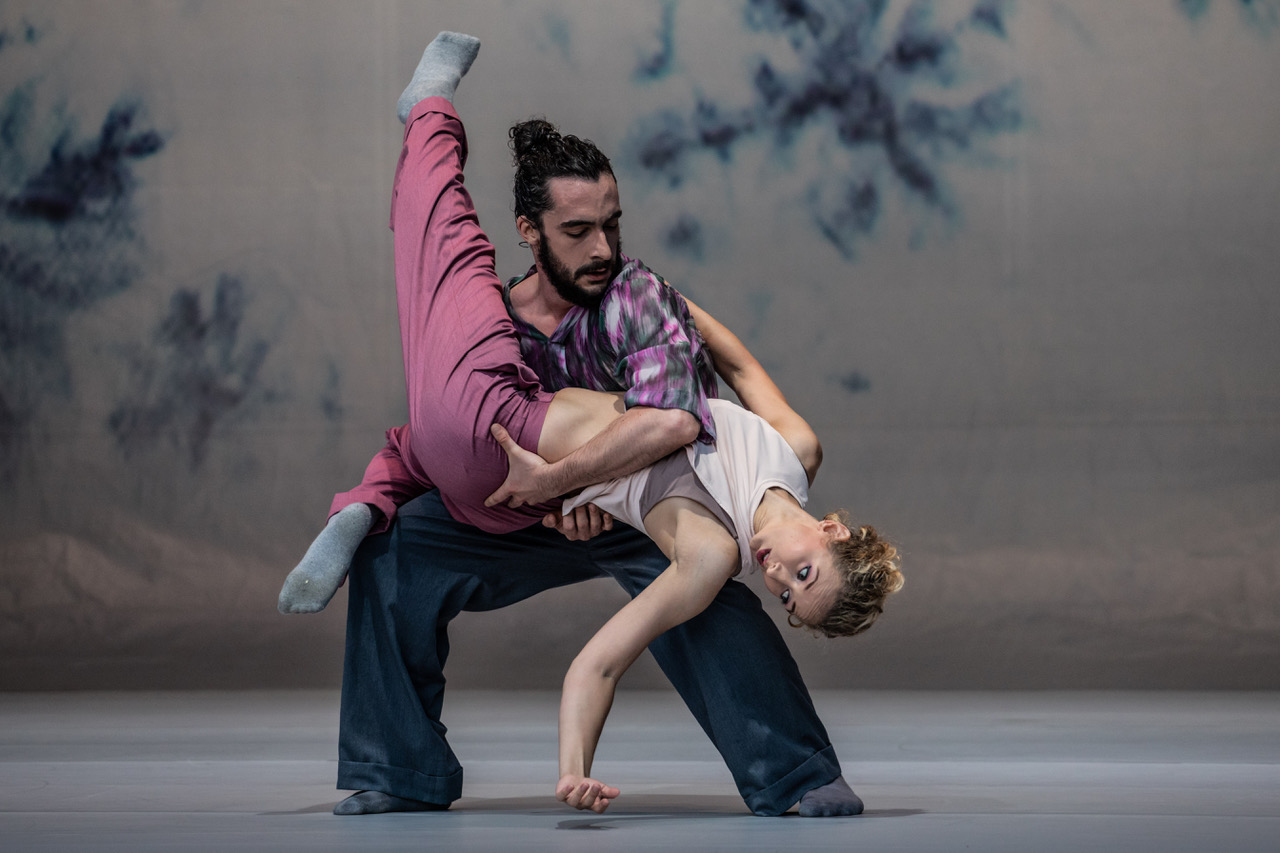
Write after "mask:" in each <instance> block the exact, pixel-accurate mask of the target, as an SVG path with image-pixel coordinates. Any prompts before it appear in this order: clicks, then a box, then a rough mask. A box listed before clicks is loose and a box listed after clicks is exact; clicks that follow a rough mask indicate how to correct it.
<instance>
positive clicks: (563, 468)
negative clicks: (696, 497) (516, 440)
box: [485, 388, 701, 507]
mask: <svg viewBox="0 0 1280 853" xmlns="http://www.w3.org/2000/svg"><path fill="white" fill-rule="evenodd" d="M574 392H577V393H574ZM604 396H605V395H603V394H600V393H599V392H594V391H585V390H584V389H581V388H564V389H561V390H560V391H557V392H556V399H555V402H553V403H552V406H551V409H550V410H549V411H548V412H547V418H546V420H545V421H544V422H543V425H542V438H541V439H540V440H539V442H538V456H539V457H542V459H541V461H543V462H544V464H541V465H539V464H537V463H536V462H535V461H534V460H528V461H529V463H530V464H528V465H523V466H518V465H512V466H511V467H510V468H509V470H508V474H507V479H506V480H505V481H504V482H503V483H502V486H501V487H499V489H498V491H496V492H494V493H493V494H492V495H490V496H489V497H488V499H487V500H485V506H496V505H498V504H500V503H506V504H508V505H509V506H512V507H518V506H523V505H525V504H539V503H544V502H546V501H548V500H550V499H552V498H554V497H558V496H560V495H563V494H567V493H568V492H571V491H573V490H575V489H580V488H582V487H583V486H590V485H592V484H594V483H602V482H604V481H606V480H612V479H614V478H615V477H623V476H626V475H627V474H630V473H632V472H633V471H639V470H640V469H641V468H644V467H646V466H648V465H652V464H653V463H654V462H657V461H658V460H659V459H661V458H663V457H664V456H668V455H670V454H671V453H674V452H675V451H676V450H679V449H680V448H681V447H684V446H685V445H686V444H689V443H690V442H692V441H693V440H694V439H696V438H697V437H698V432H699V431H700V430H701V425H700V424H699V422H698V419H697V418H695V417H694V416H693V415H691V414H690V413H689V412H686V411H684V410H683V409H655V408H651V407H649V406H634V407H632V408H630V409H627V410H626V411H625V412H623V413H622V414H621V415H620V416H619V415H617V414H616V412H615V413H614V415H613V416H612V417H608V415H607V413H605V412H603V411H602V410H601V406H600V402H599V401H600V398H602V397H604ZM493 435H494V437H495V438H496V439H498V442H499V443H500V444H503V446H504V447H506V446H507V445H506V442H507V441H511V438H510V436H509V435H508V434H507V431H506V430H505V429H503V428H502V427H501V425H495V429H494V430H493Z"/></svg>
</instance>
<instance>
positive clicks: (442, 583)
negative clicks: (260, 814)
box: [338, 492, 840, 815]
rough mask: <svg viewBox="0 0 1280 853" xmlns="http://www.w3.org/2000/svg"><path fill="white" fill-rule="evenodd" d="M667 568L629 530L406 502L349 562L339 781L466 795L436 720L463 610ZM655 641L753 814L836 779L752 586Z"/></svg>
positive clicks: (634, 582) (428, 794)
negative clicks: (586, 538) (521, 522)
mask: <svg viewBox="0 0 1280 853" xmlns="http://www.w3.org/2000/svg"><path fill="white" fill-rule="evenodd" d="M666 567H667V559H666V557H664V556H663V554H662V552H661V551H659V550H658V548H657V547H656V546H655V545H654V544H653V543H652V542H651V541H650V540H649V539H648V537H646V536H644V535H643V534H640V533H638V532H636V531H635V530H633V529H631V528H629V527H626V526H624V525H621V524H620V525H618V526H617V527H616V528H615V529H614V531H613V532H611V533H606V534H603V535H601V536H599V537H597V538H595V539H593V540H591V541H590V542H585V543H584V542H569V541H568V540H566V539H565V538H564V537H563V536H561V535H560V534H559V533H557V532H555V531H552V530H547V529H545V528H542V527H541V526H537V527H530V528H526V529H525V530H521V531H517V532H515V533H509V534H505V535H493V534H488V533H484V532H482V531H480V530H477V529H476V528H474V527H470V526H468V525H465V524H462V523H460V522H457V521H455V520H454V519H453V518H452V517H451V516H450V515H449V513H448V511H447V510H446V509H445V508H444V505H443V504H442V503H441V501H440V499H439V497H438V495H437V494H436V493H435V492H432V493H428V494H426V495H423V496H422V497H420V498H417V499H415V500H413V501H411V502H410V503H408V504H406V505H405V506H404V507H402V508H401V509H400V512H399V513H398V516H397V518H396V521H395V522H394V523H393V525H392V527H391V530H390V531H388V532H387V533H384V534H381V535H379V536H371V537H369V538H368V539H366V540H365V543H364V544H363V545H362V546H361V548H360V550H359V551H358V552H357V554H356V557H355V560H354V561H353V563H352V566H351V575H350V580H349V581H348V587H349V593H348V602H347V646H346V660H345V668H344V672H343V679H342V722H341V733H340V735H339V741H338V787H339V788H342V789H348V790H374V791H382V792H385V793H388V794H393V795H395V796H398V797H408V798H410V799H415V800H424V801H427V802H434V803H451V802H453V801H454V800H456V799H457V798H458V797H460V796H461V795H462V766H461V765H460V764H459V763H458V760H457V757H456V756H455V755H454V754H453V750H452V749H450V748H449V744H448V741H446V740H445V727H444V726H443V725H442V724H441V722H440V712H441V708H442V706H443V702H444V683H445V682H444V665H445V661H446V659H447V658H448V655H449V638H448V633H447V631H448V625H449V622H450V620H452V619H453V618H454V617H455V616H457V615H458V614H459V613H461V612H462V611H464V610H466V611H484V610H493V609H496V608H499V607H505V606H507V605H509V604H514V603H515V602H517V601H521V600H523V599H526V598H528V597H529V596H531V595H535V594H537V593H539V592H542V591H543V590H547V589H551V588H553V587H558V586H564V585H566V584H571V583H577V582H579V581H584V580H589V579H591V578H597V577H603V576H606V575H607V576H611V577H613V578H615V579H616V580H617V581H618V582H619V583H620V584H622V586H623V588H624V589H626V591H627V593H628V594H630V595H632V596H634V595H637V594H638V593H639V592H640V590H642V589H644V587H645V586H647V585H648V584H649V583H650V581H652V580H653V579H654V578H655V577H657V576H658V574H660V573H661V572H662V571H663V569H665V568H666ZM606 616H607V614H601V618H602V621H603V619H604V618H605V617H606ZM649 650H650V652H652V654H653V656H654V658H655V659H656V660H657V662H658V665H659V666H660V667H662V671H663V672H664V673H665V674H666V676H667V677H668V678H669V679H670V680H671V683H672V684H673V685H674V686H675V688H676V690H677V691H678V692H679V693H680V696H681V697H682V698H683V699H684V701H685V703H686V704H687V705H688V706H689V710H690V711H692V712H693V715H694V717H696V718H697V720H698V722H699V723H700V724H701V725H702V728H703V730H704V731H706V733H707V735H708V736H710V738H711V740H712V742H713V743H714V744H715V746H716V748H717V749H718V750H719V751H720V754H721V755H722V756H723V757H724V760H725V763H726V764H727V765H728V766H729V770H730V772H731V773H732V774H733V778H734V781H735V782H736V783H737V785H738V790H739V791H740V792H741V794H742V797H743V799H744V800H745V801H746V803H747V806H748V807H749V808H750V809H751V810H752V811H753V812H755V813H756V814H761V815H776V814H781V813H782V812H784V811H786V810H787V809H788V808H790V807H791V806H792V805H794V804H795V803H796V802H797V801H798V800H799V799H800V796H801V795H802V794H804V793H805V792H806V791H808V790H810V789H812V788H815V787H818V786H820V785H825V784H826V783H828V782H830V781H832V780H833V779H835V778H836V777H837V776H839V775H840V766H839V763H838V762H837V761H836V757H835V751H834V749H833V748H832V746H831V743H830V741H829V739H828V737H827V732H826V730H825V729H824V728H823V725H822V722H821V721H820V720H819V719H818V715H817V713H816V712H815V711H814V708H813V702H812V700H811V699H810V697H809V692H808V690H807V689H806V688H805V686H804V682H803V680H801V678H800V671H799V669H798V668H797V667H796V664H795V661H794V660H793V659H792V657H791V653H790V652H789V651H788V649H787V647H786V644H785V643H784V642H783V640H782V637H781V635H780V634H779V633H778V630H777V628H776V627H775V625H774V623H773V621H772V620H771V619H769V617H768V616H767V615H765V613H764V611H763V609H762V608H761V606H760V600H759V599H758V598H757V597H756V596H755V594H754V593H752V592H751V591H750V590H749V589H747V588H746V587H745V586H744V585H743V584H741V583H738V582H737V581H730V582H729V583H728V584H726V585H725V588H724V589H723V590H722V591H721V593H720V595H719V596H717V597H716V600H715V601H714V602H713V603H712V604H711V606H710V607H708V608H707V610H705V611H704V612H703V613H702V614H700V615H699V616H697V617H696V618H694V619H692V620H690V621H688V622H686V623H685V624H683V625H680V626H678V627H676V628H673V629H672V630H670V631H668V632H666V633H665V634H663V635H662V636H661V637H659V638H658V639H656V640H654V642H653V643H652V644H651V645H650V646H649Z"/></svg>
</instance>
